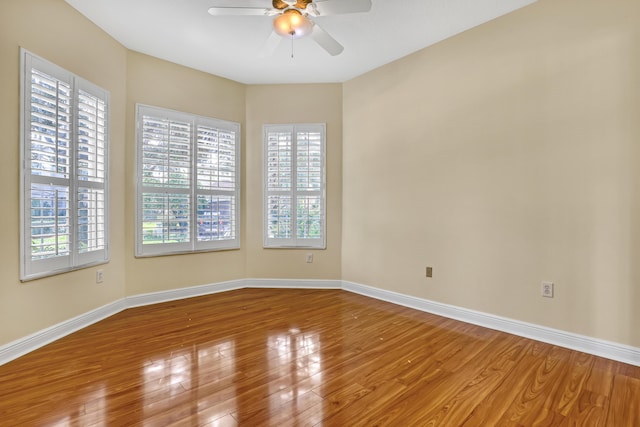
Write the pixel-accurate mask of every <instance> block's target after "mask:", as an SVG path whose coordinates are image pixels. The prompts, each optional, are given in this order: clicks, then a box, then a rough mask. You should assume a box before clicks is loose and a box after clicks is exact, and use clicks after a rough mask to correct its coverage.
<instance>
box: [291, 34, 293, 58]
mask: <svg viewBox="0 0 640 427" xmlns="http://www.w3.org/2000/svg"><path fill="white" fill-rule="evenodd" d="M291 59H293V33H291Z"/></svg>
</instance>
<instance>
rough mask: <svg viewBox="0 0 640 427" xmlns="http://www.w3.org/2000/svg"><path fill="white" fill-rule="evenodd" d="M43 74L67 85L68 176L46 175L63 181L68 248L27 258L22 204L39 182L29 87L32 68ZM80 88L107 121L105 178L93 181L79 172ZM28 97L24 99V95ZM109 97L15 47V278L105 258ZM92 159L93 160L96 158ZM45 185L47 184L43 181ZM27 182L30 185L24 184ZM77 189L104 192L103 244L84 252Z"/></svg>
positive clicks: (27, 223)
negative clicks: (17, 75)
mask: <svg viewBox="0 0 640 427" xmlns="http://www.w3.org/2000/svg"><path fill="white" fill-rule="evenodd" d="M33 69H35V70H38V71H39V72H42V73H45V74H47V75H49V76H51V77H53V78H55V79H56V80H57V81H61V82H65V83H67V84H68V85H69V87H70V93H71V98H70V99H71V102H70V108H69V110H70V117H71V120H70V126H69V128H70V129H69V138H68V139H69V153H70V160H69V174H68V175H69V176H68V177H66V178H59V177H50V178H49V181H50V183H49V185H50V186H54V185H58V184H60V185H63V186H67V187H68V193H69V196H68V204H69V207H70V208H69V209H68V210H69V212H70V214H69V216H68V221H69V226H68V227H69V236H70V243H69V246H70V250H69V254H68V255H63V256H58V257H49V258H43V259H37V260H34V259H31V256H32V255H31V250H30V248H31V244H30V243H29V242H30V241H31V240H32V235H31V207H30V206H27V204H28V203H27V199H28V198H29V200H30V198H31V185H32V184H34V183H36V184H37V183H38V182H40V181H43V179H35V180H33V179H32V176H33V175H32V173H31V162H30V159H31V153H32V152H31V137H30V135H31V123H32V122H31V105H32V101H31V98H32V96H31V95H32V91H31V89H30V84H29V82H31V77H32V70H33ZM80 91H83V92H86V93H87V94H89V95H91V96H94V97H96V98H98V99H100V100H101V101H102V102H104V109H105V116H104V120H105V122H106V124H105V127H104V179H103V182H102V183H98V184H96V183H94V182H92V181H89V180H86V181H85V180H80V179H78V178H79V176H80V175H79V174H78V145H79V141H78V138H79V135H80V132H79V128H80V126H79V121H80V120H81V118H80V114H79V104H80ZM27 97H29V98H27ZM110 106H111V102H110V93H109V91H107V90H105V89H103V88H101V87H99V86H97V85H96V84H94V83H91V82H89V81H88V80H85V79H83V78H82V77H80V76H78V75H76V74H75V73H72V72H71V71H68V70H66V69H64V68H63V67H60V66H58V65H56V64H54V63H52V62H51V61H48V60H46V59H44V58H42V57H40V56H38V55H36V54H34V53H31V52H29V51H28V50H26V49H24V48H20V170H21V173H20V280H21V281H22V282H26V281H29V280H34V279H39V278H43V277H48V276H53V275H58V274H62V273H67V272H70V271H75V270H80V269H84V268H88V267H92V266H95V265H101V264H105V263H108V262H109V260H110V254H109V243H110V233H109V211H110V208H109V203H110V191H109V187H110V186H109V184H110V173H109V168H110V165H109V161H110V149H111V143H110V125H111V108H110ZM96 161H97V160H96ZM45 185H46V184H45ZM27 187H29V188H27ZM79 188H97V189H99V190H101V191H102V192H103V193H104V209H103V210H102V213H103V214H104V217H103V224H102V225H103V227H104V233H103V242H104V243H103V246H102V247H101V248H100V249H96V250H93V251H89V252H80V251H79V250H78V248H79V247H80V245H79V242H80V240H79V238H78V234H79V229H78V222H79V221H78V218H79V215H78V209H79V208H78V205H77V203H78V190H79Z"/></svg>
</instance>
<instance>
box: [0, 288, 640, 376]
mask: <svg viewBox="0 0 640 427" xmlns="http://www.w3.org/2000/svg"><path fill="white" fill-rule="evenodd" d="M242 288H289V289H343V290H345V291H348V292H353V293H357V294H360V295H364V296H367V297H371V298H375V299H379V300H383V301H387V302H390V303H393V304H398V305H403V306H405V307H410V308H414V309H416V310H420V311H424V312H428V313H432V314H437V315H439V316H443V317H447V318H451V319H456V320H460V321H462V322H467V323H472V324H474V325H479V326H483V327H486V328H490V329H495V330H498V331H503V332H507V333H510V334H514V335H518V336H522V337H526V338H531V339H534V340H537V341H542V342H546V343H549V344H554V345H558V346H561V347H566V348H570V349H573V350H578V351H582V352H584V353H589V354H593V355H596V356H601V357H605V358H608V359H612V360H617V361H619V362H623V363H629V364H631V365H636V366H640V348H636V347H631V346H626V345H622V344H618V343H613V342H608V341H604V340H599V339H595V338H591V337H587V336H583V335H578V334H572V333H569V332H565V331H560V330H557V329H552V328H547V327H544V326H539V325H534V324H530V323H525V322H520V321H518V320H513V319H507V318H504V317H500V316H494V315H492V314H487V313H482V312H478V311H474V310H468V309H465V308H460V307H455V306H452V305H447V304H442V303H438V302H434V301H429V300H425V299H421V298H416V297H412V296H409V295H404V294H400V293H397V292H391V291H386V290H383V289H378V288H374V287H371V286H366V285H362V284H358V283H353V282H347V281H340V280H299V279H293V280H292V279H241V280H233V281H229V282H221V283H212V284H207V285H201V286H193V287H188V288H180V289H172V290H168V291H160V292H153V293H149V294H141V295H134V296H130V297H127V298H123V299H120V300H118V301H114V302H112V303H110V304H107V305H105V306H103V307H99V308H97V309H95V310H91V311H89V312H87V313H85V314H82V315H80V316H77V317H74V318H73V319H69V320H67V321H65V322H61V323H59V324H57V325H54V326H51V327H49V328H46V329H43V330H41V331H38V332H36V333H34V334H32V335H29V336H27V337H25V338H21V339H19V340H16V341H13V342H11V343H9V344H6V345H3V346H0V366H1V365H3V364H5V363H7V362H10V361H11V360H14V359H17V358H18V357H20V356H22V355H24V354H27V353H29V352H31V351H33V350H36V349H38V348H40V347H43V346H45V345H47V344H49V343H51V342H53V341H55V340H57V339H60V338H62V337H64V336H66V335H69V334H71V333H73V332H75V331H78V330H80V329H82V328H84V327H87V326H89V325H91V324H93V323H96V322H98V321H100V320H103V319H105V318H107V317H109V316H112V315H114V314H116V313H119V312H121V311H123V310H125V309H127V308H132V307H140V306H144V305H150V304H158V303H161V302H167V301H176V300H181V299H185V298H191V297H196V296H202V295H210V294H215V293H218V292H226V291H232V290H236V289H242Z"/></svg>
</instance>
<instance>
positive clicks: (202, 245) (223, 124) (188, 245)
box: [134, 103, 242, 258]
mask: <svg viewBox="0 0 640 427" xmlns="http://www.w3.org/2000/svg"><path fill="white" fill-rule="evenodd" d="M135 114H136V115H135V120H136V136H135V171H134V173H135V228H134V230H135V232H134V234H135V257H136V258H147V257H157V256H169V255H179V254H190V253H202V252H215V251H226V250H237V249H240V242H241V236H240V232H241V222H240V221H241V218H242V216H241V202H242V199H241V197H242V194H241V188H242V185H241V184H242V183H241V144H242V135H241V126H240V123H237V122H232V121H229V120H223V119H217V118H213V117H206V116H200V115H197V114H192V113H186V112H182V111H177V110H171V109H168V108H163V107H157V106H152V105H146V104H141V103H137V104H136V113H135ZM143 115H152V116H153V115H156V116H155V117H161V118H165V119H171V120H176V121H183V122H190V123H191V124H192V129H193V131H192V134H191V138H190V141H191V147H192V150H191V158H190V168H191V171H192V172H193V173H192V176H191V179H190V186H189V188H188V189H180V188H177V189H175V190H176V193H180V194H188V195H189V197H190V200H194V196H196V195H197V194H199V193H198V189H197V188H196V186H197V173H196V158H197V128H198V125H203V126H209V127H215V128H219V129H222V130H226V131H230V132H233V133H234V134H235V177H234V178H235V187H234V190H233V191H229V192H227V193H224V194H228V195H232V196H233V197H235V212H234V221H235V238H233V239H227V240H210V241H198V240H197V238H196V230H195V228H194V227H192V229H191V230H190V240H189V242H178V243H158V244H153V245H144V244H143V228H142V221H143V217H142V203H141V197H142V194H141V193H142V192H143V189H144V187H143V183H142V176H143V175H142V149H143V145H142V132H143V129H142V117H143ZM164 188H166V187H164ZM158 190H159V192H160V191H164V190H163V187H158ZM215 191H221V190H213V192H215ZM200 194H201V193H200ZM196 206H197V204H191V207H192V209H191V210H190V212H189V218H190V220H191V222H190V223H191V224H196V219H197V207H196Z"/></svg>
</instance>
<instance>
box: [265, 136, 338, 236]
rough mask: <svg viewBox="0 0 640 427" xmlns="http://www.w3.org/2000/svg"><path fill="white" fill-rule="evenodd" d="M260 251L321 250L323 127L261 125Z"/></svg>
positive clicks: (322, 222)
mask: <svg viewBox="0 0 640 427" xmlns="http://www.w3.org/2000/svg"><path fill="white" fill-rule="evenodd" d="M264 173H265V176H264V182H265V190H264V203H263V204H264V246H265V247H307V248H324V247H325V233H326V230H325V125H324V124H309V125H265V127H264Z"/></svg>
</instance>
